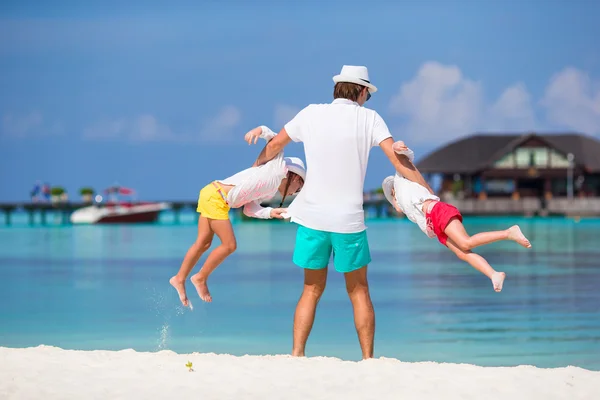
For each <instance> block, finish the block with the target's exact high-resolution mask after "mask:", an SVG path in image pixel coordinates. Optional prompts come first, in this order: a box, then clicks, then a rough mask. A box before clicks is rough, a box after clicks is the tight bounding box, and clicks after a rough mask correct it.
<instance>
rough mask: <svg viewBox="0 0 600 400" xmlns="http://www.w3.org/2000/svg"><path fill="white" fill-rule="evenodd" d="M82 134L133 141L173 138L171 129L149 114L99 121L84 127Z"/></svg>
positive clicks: (86, 136)
mask: <svg viewBox="0 0 600 400" xmlns="http://www.w3.org/2000/svg"><path fill="white" fill-rule="evenodd" d="M83 136H84V137H85V138H87V139H95V140H115V139H121V140H130V141H134V142H148V141H159V140H172V139H175V136H174V135H173V133H172V132H171V129H170V128H169V127H168V126H167V125H165V124H161V123H159V122H158V120H157V119H156V117H154V116H153V115H150V114H142V115H139V116H137V117H135V118H118V119H114V120H104V121H99V122H97V123H95V124H93V125H91V126H89V127H88V128H86V129H84V132H83Z"/></svg>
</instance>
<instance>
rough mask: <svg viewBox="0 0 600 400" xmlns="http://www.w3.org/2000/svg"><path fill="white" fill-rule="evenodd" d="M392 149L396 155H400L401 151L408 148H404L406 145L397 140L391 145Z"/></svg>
mask: <svg viewBox="0 0 600 400" xmlns="http://www.w3.org/2000/svg"><path fill="white" fill-rule="evenodd" d="M392 149H393V150H394V151H395V152H396V153H400V152H403V151H406V150H408V147H406V145H405V144H404V142H403V141H402V140H398V141H397V142H395V143H394V144H393V145H392Z"/></svg>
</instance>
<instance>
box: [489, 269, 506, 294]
mask: <svg viewBox="0 0 600 400" xmlns="http://www.w3.org/2000/svg"><path fill="white" fill-rule="evenodd" d="M504 278H506V274H505V273H504V272H494V273H493V274H492V285H494V290H495V291H496V292H501V291H502V285H503V284H504Z"/></svg>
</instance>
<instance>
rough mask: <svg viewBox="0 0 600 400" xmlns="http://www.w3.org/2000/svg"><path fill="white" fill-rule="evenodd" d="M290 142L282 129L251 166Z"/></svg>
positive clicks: (256, 164) (269, 156)
mask: <svg viewBox="0 0 600 400" xmlns="http://www.w3.org/2000/svg"><path fill="white" fill-rule="evenodd" d="M291 141H292V139H290V137H289V136H288V134H287V132H286V130H285V128H282V129H281V131H279V133H278V134H277V135H276V136H275V137H274V138H273V139H271V140H270V141H269V143H267V145H266V146H265V147H264V148H263V149H262V151H261V152H260V154H259V155H258V158H257V159H256V161H255V162H254V164H253V165H252V166H253V167H258V166H261V165H263V164H266V163H267V162H269V161H271V160H272V159H274V158H275V156H276V155H277V154H279V153H280V152H281V151H283V149H284V147H285V146H287V144H288V143H289V142H291ZM390 146H391V145H390ZM390 148H391V147H390Z"/></svg>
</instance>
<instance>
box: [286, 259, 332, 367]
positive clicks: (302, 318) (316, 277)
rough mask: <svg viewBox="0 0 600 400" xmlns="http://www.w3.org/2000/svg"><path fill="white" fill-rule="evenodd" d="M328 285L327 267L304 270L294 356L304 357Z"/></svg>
mask: <svg viewBox="0 0 600 400" xmlns="http://www.w3.org/2000/svg"><path fill="white" fill-rule="evenodd" d="M326 283H327V266H325V268H323V269H317V270H315V269H305V270H304V289H303V290H302V295H301V296H300V300H298V305H296V312H295V313H294V343H293V347H292V356H295V357H304V351H305V349H306V341H307V340H308V336H309V335H310V331H311V330H312V327H313V324H314V322H315V313H316V311H317V304H318V303H319V300H320V299H321V295H322V294H323V291H325V284H326Z"/></svg>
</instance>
